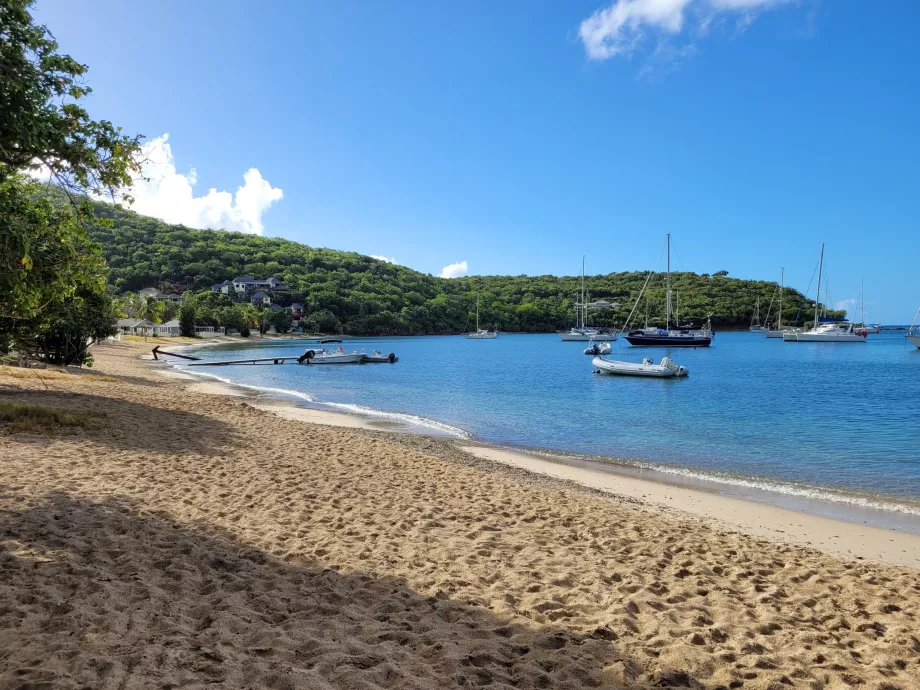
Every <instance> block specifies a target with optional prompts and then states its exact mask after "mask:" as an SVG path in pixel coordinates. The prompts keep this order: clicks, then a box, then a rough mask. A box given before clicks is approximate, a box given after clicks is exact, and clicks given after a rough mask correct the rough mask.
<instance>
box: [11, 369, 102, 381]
mask: <svg viewBox="0 0 920 690" xmlns="http://www.w3.org/2000/svg"><path fill="white" fill-rule="evenodd" d="M0 376H6V377H7V378H13V379H23V380H27V381H32V380H34V381H60V380H69V381H73V380H78V381H80V382H81V383H85V382H87V381H104V382H105V383H118V379H117V378H115V377H114V376H100V375H97V374H68V373H65V372H62V371H56V370H54V369H23V368H21V367H3V366H0Z"/></svg>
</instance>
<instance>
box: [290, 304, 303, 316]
mask: <svg viewBox="0 0 920 690" xmlns="http://www.w3.org/2000/svg"><path fill="white" fill-rule="evenodd" d="M288 311H289V312H291V316H293V317H294V318H295V319H299V318H300V317H301V315H302V314H303V305H302V304H300V302H294V304H292V305H291V306H289V307H288Z"/></svg>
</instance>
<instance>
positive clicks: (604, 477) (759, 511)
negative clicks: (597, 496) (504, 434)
mask: <svg viewBox="0 0 920 690" xmlns="http://www.w3.org/2000/svg"><path fill="white" fill-rule="evenodd" d="M462 448H463V450H465V451H466V452H469V453H472V454H473V455H476V456H477V457H481V458H486V459H489V460H494V461H496V462H502V463H505V464H508V465H512V466H514V467H520V468H522V469H526V470H529V471H531V472H539V473H542V474H546V475H548V476H550V477H555V478H558V479H563V480H566V481H572V482H577V483H579V484H582V485H584V486H588V487H591V488H594V489H599V490H601V491H605V492H609V493H613V494H618V495H621V496H629V497H632V498H635V499H639V500H642V501H645V502H649V503H652V504H655V505H658V506H662V507H665V508H668V509H676V510H678V511H682V512H687V513H691V514H693V515H696V516H699V517H703V518H710V519H712V520H718V521H719V522H720V523H722V526H723V528H728V529H735V528H738V529H742V530H744V531H745V532H747V533H748V534H752V535H756V536H763V537H768V538H771V539H774V540H777V541H785V542H793V543H796V544H802V545H806V546H813V547H816V548H819V549H821V550H822V551H827V552H829V553H834V554H839V555H842V556H844V557H847V558H861V559H871V560H874V561H879V562H883V563H891V564H895V565H907V566H910V567H912V568H920V536H917V535H915V534H904V533H901V532H895V531H892V530H884V529H879V528H876V527H870V526H867V525H857V524H853V523H849V522H843V521H841V520H831V519H828V518H823V517H819V516H815V515H808V514H803V513H800V512H795V511H791V510H785V509H783V508H777V507H774V506H769V505H764V504H761V503H755V502H753V501H745V500H741V499H737V498H732V497H728V496H720V495H718V494H714V493H708V492H703V491H697V490H694V489H686V488H683V487H679V486H673V485H669V484H663V483H658V482H654V481H647V480H644V479H638V478H635V477H627V476H622V475H617V474H613V473H607V472H600V471H598V470H595V469H592V468H589V467H579V466H576V465H572V464H567V463H563V462H552V461H549V460H547V459H544V458H541V457H539V456H535V455H531V454H527V453H520V452H515V451H510V450H505V449H501V448H488V447H478V446H463V447H462Z"/></svg>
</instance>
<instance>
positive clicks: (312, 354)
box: [297, 348, 366, 364]
mask: <svg viewBox="0 0 920 690" xmlns="http://www.w3.org/2000/svg"><path fill="white" fill-rule="evenodd" d="M365 356H366V355H365V354H364V353H363V352H345V350H343V349H342V348H339V349H338V350H307V351H306V352H304V353H303V354H302V355H301V356H300V357H299V358H298V359H297V361H298V362H299V363H300V364H360V363H361V362H363V361H364V358H365Z"/></svg>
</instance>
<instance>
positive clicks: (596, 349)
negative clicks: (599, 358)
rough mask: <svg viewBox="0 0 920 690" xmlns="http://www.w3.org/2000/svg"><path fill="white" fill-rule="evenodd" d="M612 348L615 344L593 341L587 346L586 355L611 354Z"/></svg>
mask: <svg viewBox="0 0 920 690" xmlns="http://www.w3.org/2000/svg"><path fill="white" fill-rule="evenodd" d="M611 350H613V346H612V345H611V344H610V343H596V342H592V343H591V346H590V347H587V348H585V354H586V355H609V354H610V351H611Z"/></svg>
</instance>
